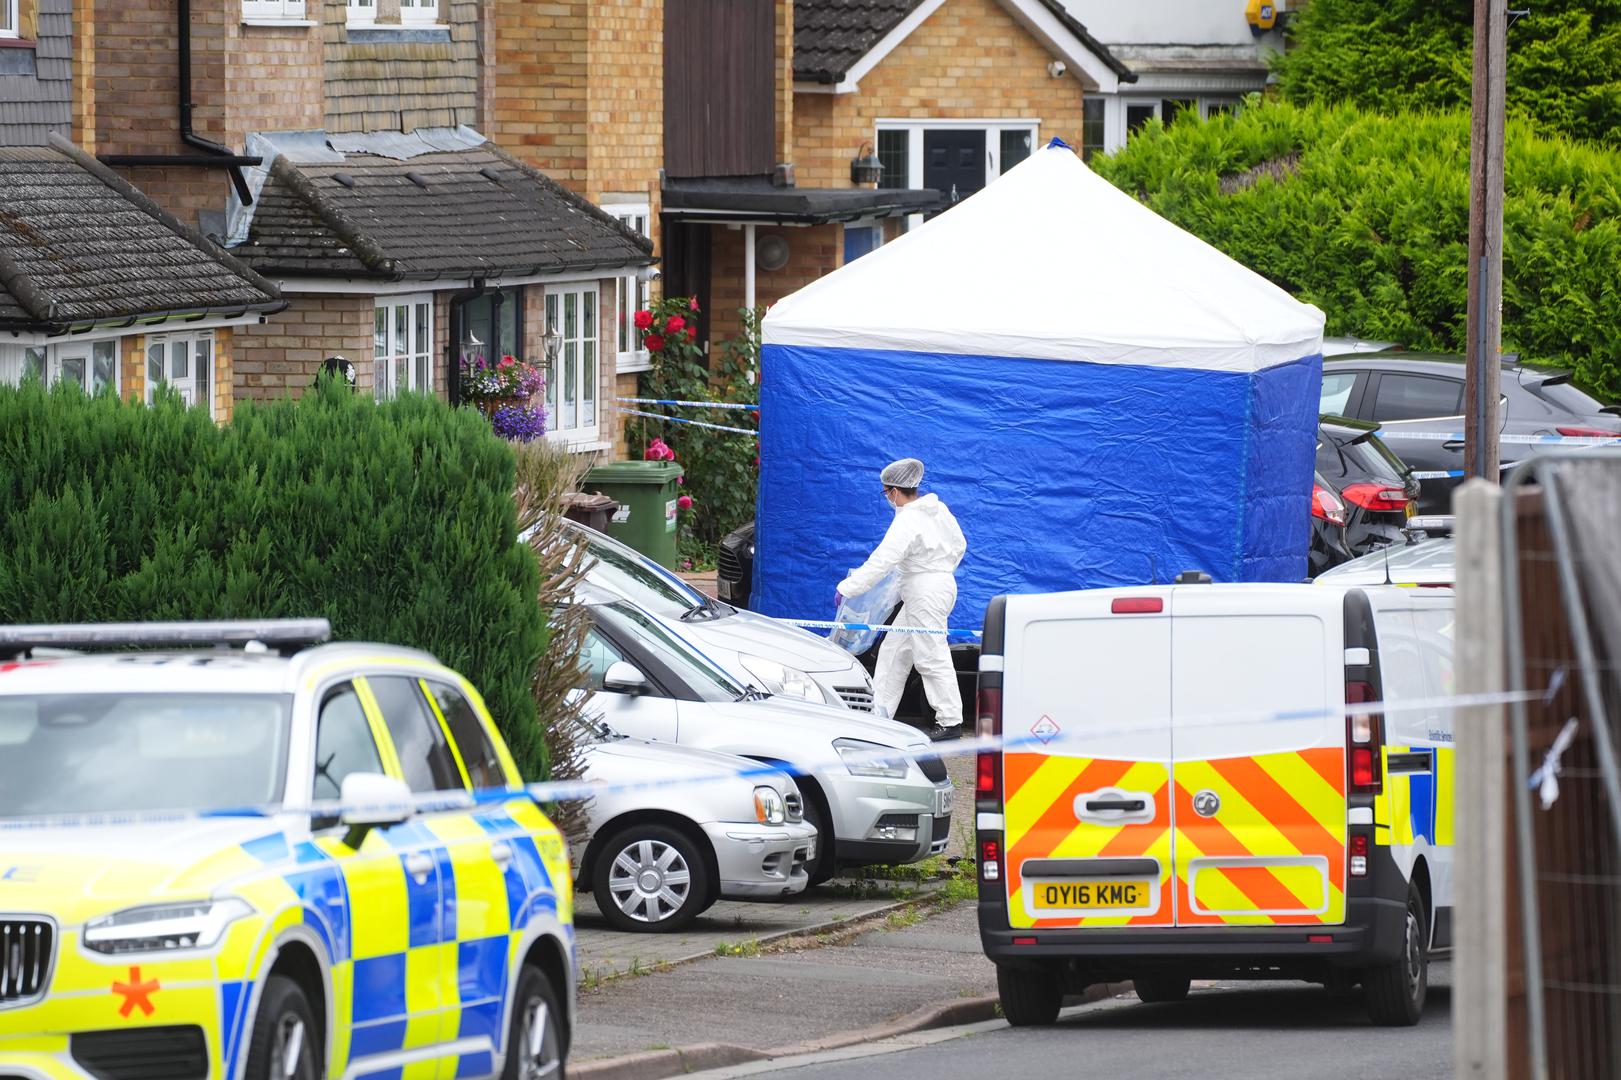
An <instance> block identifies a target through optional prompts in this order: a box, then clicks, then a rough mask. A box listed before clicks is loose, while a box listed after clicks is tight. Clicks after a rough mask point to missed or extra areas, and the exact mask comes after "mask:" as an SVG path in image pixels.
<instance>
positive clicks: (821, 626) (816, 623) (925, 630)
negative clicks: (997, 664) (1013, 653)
mask: <svg viewBox="0 0 1621 1080" xmlns="http://www.w3.org/2000/svg"><path fill="white" fill-rule="evenodd" d="M777 621H778V622H785V623H787V624H788V625H790V626H799V627H803V628H805V629H807V630H872V631H877V632H880V633H885V634H933V635H936V636H940V635H945V636H952V635H962V636H965V637H966V636H970V635H971V636H973V637H983V636H984V635H985V631H983V630H967V629H964V628H962V627H942V628H936V627H932V626H890V625H888V624H886V623H864V622H835V621H832V620H828V619H778V620H777Z"/></svg>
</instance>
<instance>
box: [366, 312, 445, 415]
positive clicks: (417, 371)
mask: <svg viewBox="0 0 1621 1080" xmlns="http://www.w3.org/2000/svg"><path fill="white" fill-rule="evenodd" d="M423 307H426V308H427V311H426V321H425V322H424V321H423V316H424V313H423V312H422V310H421V309H422V308H423ZM401 315H403V316H404V323H403V334H402V323H401V320H400V317H401ZM433 318H434V300H433V294H432V293H410V294H407V295H405V296H389V297H381V296H380V297H378V298H377V300H376V302H375V305H374V306H373V308H372V394H373V395H374V396H375V397H376V399H377V400H378V401H388V400H389V399H391V398H395V397H398V396H399V395H400V393H401V392H402V391H409V392H411V393H417V394H431V393H433V356H434V336H433V335H434V326H433ZM379 322H381V323H382V331H381V334H379V332H378V323H379ZM402 361H403V362H404V365H405V369H404V372H403V374H404V376H405V385H404V386H401V385H400V375H401V374H402V372H401V370H400V364H401V362H402Z"/></svg>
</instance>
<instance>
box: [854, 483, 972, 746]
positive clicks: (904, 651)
mask: <svg viewBox="0 0 1621 1080" xmlns="http://www.w3.org/2000/svg"><path fill="white" fill-rule="evenodd" d="M967 550H968V543H967V541H966V540H964V539H963V535H962V529H961V528H960V527H959V526H958V525H957V519H956V518H954V517H952V516H951V511H950V510H948V509H946V504H945V503H943V502H941V501H940V499H939V498H938V497H937V496H935V495H934V494H932V493H931V494H928V495H924V496H922V497H921V498H918V499H914V500H913V501H912V502H909V503H907V504H906V505H905V506H902V507H900V508H898V509H897V510H896V511H895V520H894V521H893V522H892V523H891V524H890V526H889V531H888V532H887V533H885V534H884V540H883V543H881V544H879V545H878V547H877V549H876V550H875V551H873V553H872V554H871V555H870V556H869V557H868V558H867V561H866V562H864V563H862V564H861V566H860V567H859V568H857V569H855V570H852V571H851V572H850V576H849V577H847V578H845V579H844V580H843V581H841V582H840V583H839V593H840V594H841V595H843V596H860V595H861V594H863V593H865V592H867V591H868V590H869V589H871V588H872V587H873V586H874V585H876V584H878V582H879V581H881V580H882V579H883V577H884V575H886V574H888V573H889V572H890V571H891V570H894V571H897V572H898V574H899V580H900V591H901V610H900V614H898V615H897V616H895V622H896V625H898V626H916V627H927V628H931V629H939V630H944V629H945V628H946V626H947V620H949V619H950V618H951V609H952V608H954V607H956V606H957V578H956V573H957V564H958V563H960V562H962V557H963V553H964V552H965V551H967ZM914 667H915V668H917V671H918V674H919V675H921V676H923V691H924V693H925V694H926V695H927V696H928V699H929V705H930V706H931V707H933V709H934V717H935V722H936V723H937V724H939V725H940V726H941V727H951V726H953V725H958V724H961V723H962V695H961V693H959V692H958V690H957V671H956V669H955V668H954V667H953V666H952V663H951V649H950V647H949V646H948V645H947V643H946V637H945V635H944V634H888V635H886V636H885V637H884V643H883V644H882V645H881V646H879V648H878V668H877V670H876V671H875V672H874V673H873V693H874V695H875V696H876V698H877V701H876V704H877V706H878V707H879V708H880V709H882V710H883V711H884V714H885V715H887V716H894V715H895V710H896V709H897V708H898V707H899V706H900V703H901V693H902V692H903V691H904V690H905V689H906V676H907V675H908V674H909V673H910V672H911V670H912V668H914Z"/></svg>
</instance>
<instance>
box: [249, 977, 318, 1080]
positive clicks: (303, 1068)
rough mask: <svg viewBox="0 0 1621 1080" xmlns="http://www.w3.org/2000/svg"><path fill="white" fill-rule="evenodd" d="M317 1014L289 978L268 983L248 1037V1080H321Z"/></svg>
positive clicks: (273, 978)
mask: <svg viewBox="0 0 1621 1080" xmlns="http://www.w3.org/2000/svg"><path fill="white" fill-rule="evenodd" d="M320 1043H321V1029H320V1028H319V1027H318V1026H316V1023H315V1013H314V1011H313V1010H312V1009H311V1008H310V1003H309V1000H308V999H307V998H305V997H304V991H302V990H300V989H299V988H298V984H297V983H296V982H294V981H293V980H292V979H289V978H287V977H286V976H285V975H272V976H270V978H268V979H266V980H265V989H264V994H263V996H261V997H260V999H259V1011H258V1012H257V1013H256V1014H255V1015H254V1018H253V1033H252V1034H251V1035H250V1036H249V1037H248V1060H247V1068H246V1070H245V1072H244V1074H243V1075H244V1076H245V1077H246V1078H247V1080H320V1078H321V1058H322V1056H323V1055H324V1047H322V1046H321V1045H320Z"/></svg>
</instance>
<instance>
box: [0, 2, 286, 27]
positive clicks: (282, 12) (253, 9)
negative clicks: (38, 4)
mask: <svg viewBox="0 0 1621 1080" xmlns="http://www.w3.org/2000/svg"><path fill="white" fill-rule="evenodd" d="M0 2H3V0H0ZM304 4H305V0H242V18H243V20H244V21H246V22H250V23H258V22H272V23H307V22H309V17H308V15H307V13H306V11H305V6H304Z"/></svg>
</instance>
